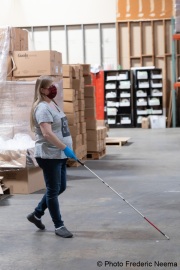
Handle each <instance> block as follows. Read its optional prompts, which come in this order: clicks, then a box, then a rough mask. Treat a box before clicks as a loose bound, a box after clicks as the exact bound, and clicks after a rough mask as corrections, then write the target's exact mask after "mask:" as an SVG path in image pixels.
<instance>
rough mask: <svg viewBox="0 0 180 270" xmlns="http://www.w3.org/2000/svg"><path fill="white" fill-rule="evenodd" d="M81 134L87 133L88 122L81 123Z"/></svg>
mask: <svg viewBox="0 0 180 270" xmlns="http://www.w3.org/2000/svg"><path fill="white" fill-rule="evenodd" d="M80 133H81V134H83V133H86V122H81V123H80Z"/></svg>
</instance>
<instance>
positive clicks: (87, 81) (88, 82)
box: [84, 75, 92, 85]
mask: <svg viewBox="0 0 180 270" xmlns="http://www.w3.org/2000/svg"><path fill="white" fill-rule="evenodd" d="M91 84H92V79H91V75H87V76H84V85H91Z"/></svg>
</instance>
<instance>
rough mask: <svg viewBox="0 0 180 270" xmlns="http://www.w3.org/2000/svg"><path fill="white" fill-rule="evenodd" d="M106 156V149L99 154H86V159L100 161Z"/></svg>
mask: <svg viewBox="0 0 180 270" xmlns="http://www.w3.org/2000/svg"><path fill="white" fill-rule="evenodd" d="M105 155H106V149H103V150H102V151H100V152H89V151H88V152H87V159H100V158H102V157H104V156H105Z"/></svg>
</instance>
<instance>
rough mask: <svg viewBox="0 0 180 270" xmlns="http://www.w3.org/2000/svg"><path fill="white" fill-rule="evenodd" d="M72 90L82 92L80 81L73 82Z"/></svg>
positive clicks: (74, 80)
mask: <svg viewBox="0 0 180 270" xmlns="http://www.w3.org/2000/svg"><path fill="white" fill-rule="evenodd" d="M72 88H73V89H75V90H77V91H79V90H80V80H79V79H73V80H72Z"/></svg>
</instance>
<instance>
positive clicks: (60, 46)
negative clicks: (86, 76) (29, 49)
mask: <svg viewBox="0 0 180 270" xmlns="http://www.w3.org/2000/svg"><path fill="white" fill-rule="evenodd" d="M51 49H52V50H54V51H58V52H61V53H62V61H63V64H66V62H67V51H66V35H65V28H64V26H59V27H58V26H56V27H51Z"/></svg>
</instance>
